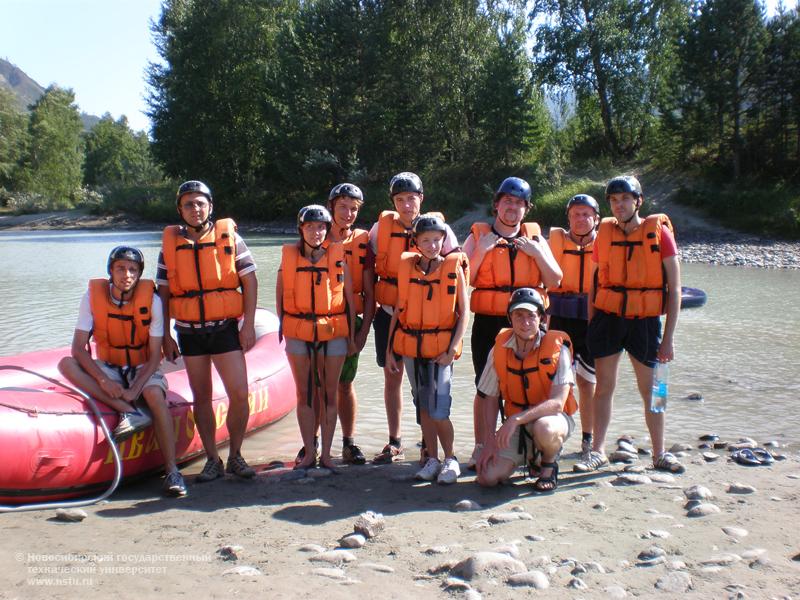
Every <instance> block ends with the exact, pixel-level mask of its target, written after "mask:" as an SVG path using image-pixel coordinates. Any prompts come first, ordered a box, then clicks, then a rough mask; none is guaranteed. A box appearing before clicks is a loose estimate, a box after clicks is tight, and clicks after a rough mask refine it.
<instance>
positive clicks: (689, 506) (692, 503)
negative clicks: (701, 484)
mask: <svg viewBox="0 0 800 600" xmlns="http://www.w3.org/2000/svg"><path fill="white" fill-rule="evenodd" d="M702 503H703V501H702V500H689V501H687V502H686V504H684V505H683V508H685V509H686V510H691V509H693V508H694V507H695V506H700V505H701V504H702Z"/></svg>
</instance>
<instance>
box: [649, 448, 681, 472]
mask: <svg viewBox="0 0 800 600" xmlns="http://www.w3.org/2000/svg"><path fill="white" fill-rule="evenodd" d="M653 468H654V469H655V470H657V471H667V472H669V473H683V472H684V471H685V470H686V467H684V466H683V465H682V464H681V463H680V461H679V460H678V458H677V457H676V456H675V455H674V454H673V453H672V452H662V453H661V454H659V455H658V458H656V459H655V460H654V461H653Z"/></svg>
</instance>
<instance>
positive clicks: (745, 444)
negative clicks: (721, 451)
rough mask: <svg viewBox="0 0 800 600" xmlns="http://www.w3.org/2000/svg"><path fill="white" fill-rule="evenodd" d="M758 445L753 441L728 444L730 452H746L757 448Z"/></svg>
mask: <svg viewBox="0 0 800 600" xmlns="http://www.w3.org/2000/svg"><path fill="white" fill-rule="evenodd" d="M755 447H756V443H755V441H753V440H739V441H738V442H736V443H735V444H728V450H731V451H733V450H744V449H745V448H755Z"/></svg>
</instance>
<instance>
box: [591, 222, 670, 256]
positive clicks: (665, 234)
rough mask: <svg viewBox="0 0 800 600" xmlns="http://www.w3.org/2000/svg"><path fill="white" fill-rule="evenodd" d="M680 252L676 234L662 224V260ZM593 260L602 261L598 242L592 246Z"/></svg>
mask: <svg viewBox="0 0 800 600" xmlns="http://www.w3.org/2000/svg"><path fill="white" fill-rule="evenodd" d="M677 253H678V245H677V244H676V243H675V236H674V235H673V233H672V231H671V230H670V228H669V227H667V226H666V225H662V226H661V260H664V259H665V258H669V257H671V256H675V255H676V254H677ZM592 260H593V261H594V262H600V255H599V254H598V249H597V244H595V245H594V247H593V248H592Z"/></svg>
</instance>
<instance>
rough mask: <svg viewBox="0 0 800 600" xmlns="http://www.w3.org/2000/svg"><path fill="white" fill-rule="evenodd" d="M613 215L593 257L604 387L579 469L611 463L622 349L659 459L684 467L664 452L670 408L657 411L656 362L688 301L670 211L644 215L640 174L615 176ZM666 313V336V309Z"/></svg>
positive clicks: (593, 311)
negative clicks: (653, 406) (609, 443)
mask: <svg viewBox="0 0 800 600" xmlns="http://www.w3.org/2000/svg"><path fill="white" fill-rule="evenodd" d="M606 200H608V202H609V204H610V205H611V213H612V214H613V215H614V216H613V218H610V219H603V220H602V221H601V222H600V229H599V230H598V233H597V239H596V240H595V244H594V248H593V254H592V258H593V260H595V261H596V262H597V272H596V275H595V284H594V285H593V286H592V291H591V293H590V298H589V299H590V305H589V328H588V330H587V335H586V341H587V344H588V346H589V350H590V351H591V353H592V355H593V356H594V361H595V370H596V374H597V387H596V390H595V394H594V399H593V404H594V406H593V408H594V418H593V436H594V439H593V442H592V452H591V454H590V456H589V460H588V461H586V462H583V461H581V462H578V463H576V464H575V466H574V467H573V468H574V469H575V470H576V471H593V470H595V469H598V468H600V467H602V466H604V465H606V464H608V458H606V455H605V451H604V444H605V437H606V432H607V431H608V425H609V423H610V421H611V406H612V403H613V395H614V388H615V386H616V381H617V370H618V367H619V361H620V357H621V355H622V351H623V350H626V351H627V352H628V355H629V357H630V359H631V364H632V365H633V371H634V374H635V376H636V382H637V387H638V388H639V392H640V395H641V396H642V401H643V404H644V414H645V422H646V424H647V429H648V431H649V432H650V439H651V441H652V444H653V466H654V468H656V469H661V470H666V471H670V472H681V471H683V469H684V467H683V465H681V464H680V462H679V461H678V459H677V458H676V457H675V456H674V455H672V454H671V453H669V452H665V451H664V418H665V413H652V412H650V410H649V401H650V390H651V388H652V383H653V367H654V366H655V364H656V362H667V361H670V360H672V359H673V356H674V349H673V341H672V340H673V336H674V333H675V326H676V325H677V322H678V313H679V309H680V301H681V277H680V263H679V262H678V257H677V248H676V245H675V238H674V236H673V234H672V230H671V225H670V223H669V219H668V218H667V216H666V215H661V214H656V215H650V216H648V217H647V218H642V217H641V216H640V215H639V208H640V207H641V206H642V204H643V202H644V197H643V194H642V186H641V184H640V183H639V181H638V180H637V179H636V178H635V177H630V176H624V177H615V178H614V179H612V180H611V181H609V182H608V185H607V186H606ZM660 313H661V314H664V313H665V314H666V320H665V322H664V335H663V338H662V337H661V321H660V316H659V314H660Z"/></svg>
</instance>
